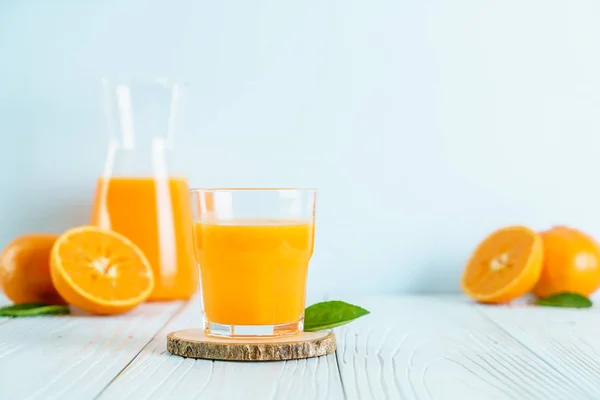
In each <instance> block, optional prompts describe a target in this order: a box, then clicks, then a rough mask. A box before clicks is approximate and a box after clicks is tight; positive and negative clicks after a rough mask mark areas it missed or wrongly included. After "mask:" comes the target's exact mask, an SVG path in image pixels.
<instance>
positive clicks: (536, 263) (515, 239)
mask: <svg viewBox="0 0 600 400" xmlns="http://www.w3.org/2000/svg"><path fill="white" fill-rule="evenodd" d="M543 254H544V251H543V244H542V238H541V237H540V235H539V234H538V233H537V232H535V231H533V230H531V229H529V228H527V227H525V226H509V227H506V228H503V229H500V230H498V231H496V232H494V233H492V234H491V235H489V236H488V237H486V238H485V239H484V240H483V242H481V243H480V244H479V246H477V249H476V250H475V252H474V253H473V255H472V256H471V258H470V259H469V261H468V262H467V265H466V267H465V270H464V272H463V275H462V281H461V287H462V290H463V291H464V292H465V293H466V294H467V295H468V296H469V297H471V298H473V299H475V300H477V301H480V302H483V303H506V302H509V301H511V300H514V299H516V298H518V297H521V296H522V295H524V294H525V293H527V292H529V291H531V289H533V287H534V286H535V284H536V283H537V281H538V279H539V277H540V274H541V271H542V260H543Z"/></svg>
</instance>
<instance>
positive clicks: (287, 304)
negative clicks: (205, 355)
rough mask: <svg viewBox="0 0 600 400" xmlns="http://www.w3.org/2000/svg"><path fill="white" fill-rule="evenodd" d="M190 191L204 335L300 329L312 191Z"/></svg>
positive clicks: (310, 248) (311, 223)
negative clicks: (202, 306)
mask: <svg viewBox="0 0 600 400" xmlns="http://www.w3.org/2000/svg"><path fill="white" fill-rule="evenodd" d="M190 191H191V197H192V214H193V219H194V221H193V222H194V245H195V251H196V259H197V261H198V264H199V265H200V283H201V288H202V298H203V303H204V329H205V332H206V333H207V334H208V335H215V336H226V337H248V336H279V335H291V334H296V333H299V332H302V330H303V328H304V306H305V292H306V277H307V273H308V263H309V261H310V258H311V256H312V254H313V247H314V245H313V244H314V232H315V228H314V219H315V200H316V190H315V189H191V190H190Z"/></svg>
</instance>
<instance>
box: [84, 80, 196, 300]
mask: <svg viewBox="0 0 600 400" xmlns="http://www.w3.org/2000/svg"><path fill="white" fill-rule="evenodd" d="M102 83H103V91H104V110H105V113H106V121H107V127H108V131H109V144H108V152H107V158H106V162H105V165H104V172H103V174H102V175H101V176H100V177H99V178H98V182H97V187H96V195H95V199H94V205H93V210H92V224H94V225H98V226H100V227H103V228H106V229H111V230H114V231H116V232H119V233H121V234H123V235H124V236H126V237H127V238H129V239H130V240H131V241H133V242H134V243H135V244H137V245H138V246H139V247H140V248H141V249H142V251H143V252H144V253H145V255H146V257H147V258H148V261H149V262H150V264H151V265H152V269H153V271H154V277H155V287H154V291H153V292H152V295H151V296H150V300H173V299H185V298H189V297H190V296H191V295H193V294H194V293H195V292H196V290H197V289H198V267H197V264H196V262H195V259H194V250H193V239H192V226H191V222H190V221H191V218H190V215H191V208H190V198H189V193H188V183H187V180H186V179H185V177H184V176H182V175H179V174H175V173H173V171H172V169H171V161H172V160H171V153H172V150H173V145H174V142H173V135H174V133H175V132H176V131H177V125H178V124H179V123H180V121H179V120H180V118H179V116H180V115H179V114H181V108H182V107H181V106H182V104H181V101H182V98H183V95H184V86H183V85H182V84H177V83H172V82H168V81H166V80H160V79H157V80H152V81H143V82H131V81H108V80H103V82H102Z"/></svg>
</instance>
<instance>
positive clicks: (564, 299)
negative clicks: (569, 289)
mask: <svg viewBox="0 0 600 400" xmlns="http://www.w3.org/2000/svg"><path fill="white" fill-rule="evenodd" d="M535 304H537V305H538V306H548V307H569V308H588V307H591V306H592V301H591V300H590V299H588V298H587V297H585V296H582V295H580V294H577V293H566V292H565V293H557V294H553V295H551V296H548V297H544V298H541V299H538V300H537V301H536V302H535Z"/></svg>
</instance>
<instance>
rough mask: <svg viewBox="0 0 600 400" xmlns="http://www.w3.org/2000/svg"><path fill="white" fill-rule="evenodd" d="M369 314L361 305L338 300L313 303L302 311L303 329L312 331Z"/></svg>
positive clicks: (342, 323)
mask: <svg viewBox="0 0 600 400" xmlns="http://www.w3.org/2000/svg"><path fill="white" fill-rule="evenodd" d="M367 314H369V311H367V310H365V309H364V308H362V307H359V306H355V305H353V304H349V303H346V302H343V301H340V300H332V301H324V302H321V303H317V304H313V305H312V306H310V307H308V308H307V309H306V310H305V312H304V331H305V332H314V331H320V330H324V329H331V328H335V327H337V326H341V325H345V324H347V323H349V322H352V321H354V320H355V319H357V318H360V317H363V316H365V315H367Z"/></svg>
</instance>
